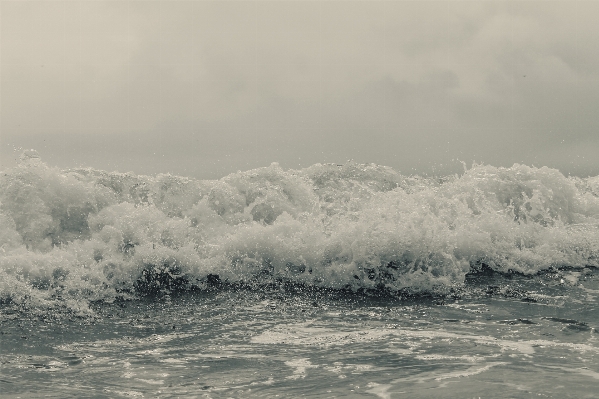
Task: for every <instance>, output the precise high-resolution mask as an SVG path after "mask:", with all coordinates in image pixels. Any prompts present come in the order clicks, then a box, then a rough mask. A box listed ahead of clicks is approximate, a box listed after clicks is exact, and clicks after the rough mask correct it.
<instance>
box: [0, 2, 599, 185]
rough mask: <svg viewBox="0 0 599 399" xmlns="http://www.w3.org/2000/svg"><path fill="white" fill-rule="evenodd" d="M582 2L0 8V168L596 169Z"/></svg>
mask: <svg viewBox="0 0 599 399" xmlns="http://www.w3.org/2000/svg"><path fill="white" fill-rule="evenodd" d="M598 18H599V2H598V1H571V0H570V1H484V2H483V1H0V25H1V32H0V34H1V36H0V38H1V43H0V44H1V47H0V48H1V54H0V55H1V61H0V62H1V71H0V75H1V86H0V96H1V98H0V101H1V102H0V118H1V119H0V129H1V130H0V157H1V158H0V169H4V168H6V167H10V166H13V165H15V163H16V159H17V158H18V156H19V155H20V151H21V150H20V149H21V148H34V149H37V150H38V152H39V153H40V155H41V157H42V159H43V160H44V161H45V162H46V163H48V164H50V165H55V166H59V167H64V168H69V167H76V166H91V167H95V168H100V169H106V170H110V171H112V170H119V171H122V172H126V171H133V172H135V173H144V174H153V173H159V172H171V173H176V174H180V175H186V176H194V177H200V178H218V177H222V176H224V175H226V174H228V173H231V172H235V171H237V170H247V169H250V168H255V167H259V166H267V165H269V164H270V163H271V162H279V163H280V164H281V166H283V167H284V168H298V167H305V166H309V165H311V164H314V163H317V162H321V163H324V162H336V163H343V162H345V161H347V160H349V159H353V160H354V161H356V162H360V163H371V162H374V163H377V164H382V165H388V166H392V167H394V168H396V169H398V170H400V171H401V172H403V173H405V174H412V173H431V172H434V173H438V174H444V173H453V172H455V171H458V170H460V169H462V165H461V164H460V162H459V161H465V162H467V163H468V164H470V163H471V162H472V161H478V162H482V163H488V164H492V165H496V166H511V165H512V164H513V163H525V164H527V165H535V166H550V167H554V168H558V169H560V170H561V171H562V172H564V173H566V174H568V173H571V174H577V175H589V174H591V175H596V174H599V129H598V127H599V107H598V106H599V28H597V26H598V25H597V20H598Z"/></svg>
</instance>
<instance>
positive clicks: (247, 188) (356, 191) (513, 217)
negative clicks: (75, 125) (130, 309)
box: [0, 151, 599, 313]
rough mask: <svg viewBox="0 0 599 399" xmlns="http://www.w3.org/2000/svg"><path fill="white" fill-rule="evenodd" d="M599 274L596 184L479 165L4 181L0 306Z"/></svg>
mask: <svg viewBox="0 0 599 399" xmlns="http://www.w3.org/2000/svg"><path fill="white" fill-rule="evenodd" d="M481 266H484V267H489V268H491V269H493V270H495V271H498V272H509V271H515V272H520V273H525V274H533V273H536V272H538V271H540V270H543V269H548V268H553V267H562V266H572V267H585V266H595V267H599V176H598V177H590V178H585V179H583V178H576V177H565V176H563V175H562V174H561V173H560V172H559V171H558V170H555V169H550V168H547V167H542V168H535V167H529V166H525V165H518V164H516V165H514V166H512V167H511V168H498V167H493V166H489V165H474V166H473V167H472V168H471V169H468V170H466V171H465V172H464V173H463V174H462V175H460V176H458V175H455V176H447V177H444V178H441V179H439V178H421V177H417V176H404V175H402V174H400V173H398V172H396V171H394V170H393V169H391V168H389V167H384V166H379V165H375V164H370V165H361V164H356V163H352V162H350V163H347V164H344V165H335V164H326V165H322V164H316V165H313V166H311V167H308V168H306V169H301V170H283V169H282V168H281V167H280V166H279V165H278V164H276V163H273V164H272V165H270V166H268V167H264V168H258V169H253V170H249V171H246V172H237V173H233V174H231V175H229V176H226V177H224V178H222V179H220V180H195V179H191V178H186V177H180V176H173V175H170V174H160V175H157V176H141V175H135V174H132V173H109V172H105V171H101V170H94V169H89V168H87V169H71V170H59V169H57V168H54V167H49V166H47V165H45V164H44V163H43V162H41V160H40V159H39V157H38V156H37V154H36V153H35V152H34V151H28V152H25V153H24V154H23V156H22V157H21V162H20V164H19V165H18V166H16V167H14V168H12V169H8V170H5V171H3V172H2V173H1V175H0V303H5V304H6V303H12V304H17V305H18V304H21V305H24V306H28V307H33V308H35V307H38V308H46V309H47V308H52V307H63V308H68V309H72V310H76V311H80V312H84V313H85V312H87V311H88V305H89V303H90V302H93V301H107V302H111V301H113V300H114V299H115V298H118V297H123V296H125V297H137V296H143V295H155V294H161V293H168V292H171V291H174V290H188V289H200V290H201V289H206V288H208V287H214V286H218V285H220V284H257V285H260V284H269V283H272V282H277V281H278V282H291V283H294V284H300V285H307V286H314V287H326V288H333V289H349V290H369V289H375V290H378V289H384V290H389V291H391V292H395V291H401V290H410V291H411V292H423V291H424V292H429V291H431V290H434V289H435V288H436V287H449V286H454V285H456V284H457V285H459V284H462V283H463V282H464V278H465V275H466V274H467V273H468V272H469V271H471V270H472V269H473V268H474V269H476V268H479V267H481Z"/></svg>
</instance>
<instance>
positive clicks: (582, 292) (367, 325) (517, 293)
mask: <svg viewBox="0 0 599 399" xmlns="http://www.w3.org/2000/svg"><path fill="white" fill-rule="evenodd" d="M598 297H599V272H598V271H597V270H596V269H593V268H587V269H580V270H570V271H559V272H557V271H556V272H550V273H545V274H543V275H537V276H533V277H530V276H528V277H527V276H522V275H514V276H505V275H496V274H492V275H478V276H469V279H468V281H467V283H466V285H465V286H464V287H463V289H461V290H456V291H455V292H454V293H452V294H449V295H446V296H444V297H441V296H437V297H422V296H420V297H416V298H399V297H393V296H382V297H373V296H368V295H359V294H355V293H349V292H342V291H334V290H316V289H310V288H303V289H302V288H298V287H296V286H285V285H282V286H280V287H274V288H273V287H269V288H268V289H262V290H249V289H243V290H233V289H223V290H215V291H212V292H202V293H189V294H184V295H180V296H174V297H168V296H167V297H162V298H152V299H147V300H133V301H123V302H118V303H114V304H112V305H96V306H95V307H94V311H95V312H96V316H95V317H94V318H77V317H71V318H70V319H69V318H64V317H63V318H52V317H49V316H46V317H44V316H42V317H27V316H26V315H24V314H23V313H21V312H20V311H17V310H15V309H12V308H9V307H4V308H3V309H2V313H1V317H2V318H1V320H2V325H1V328H0V334H1V335H0V343H1V363H2V368H1V377H0V387H1V392H2V397H7V398H16V397H57V398H58V397H60V398H65V397H77V398H78V397H161V398H167V397H169V398H174V397H213V398H221V397H222V398H227V397H238V398H241V397H380V398H403V397H406V398H439V397H447V398H455V397H460V398H471V397H476V398H478V397H481V398H533V397H534V398H539V397H541V398H542V397H545V398H547V397H549V398H566V397H571V398H595V397H597V392H598V391H599V317H598V316H599V306H598V305H597V298H598Z"/></svg>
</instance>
